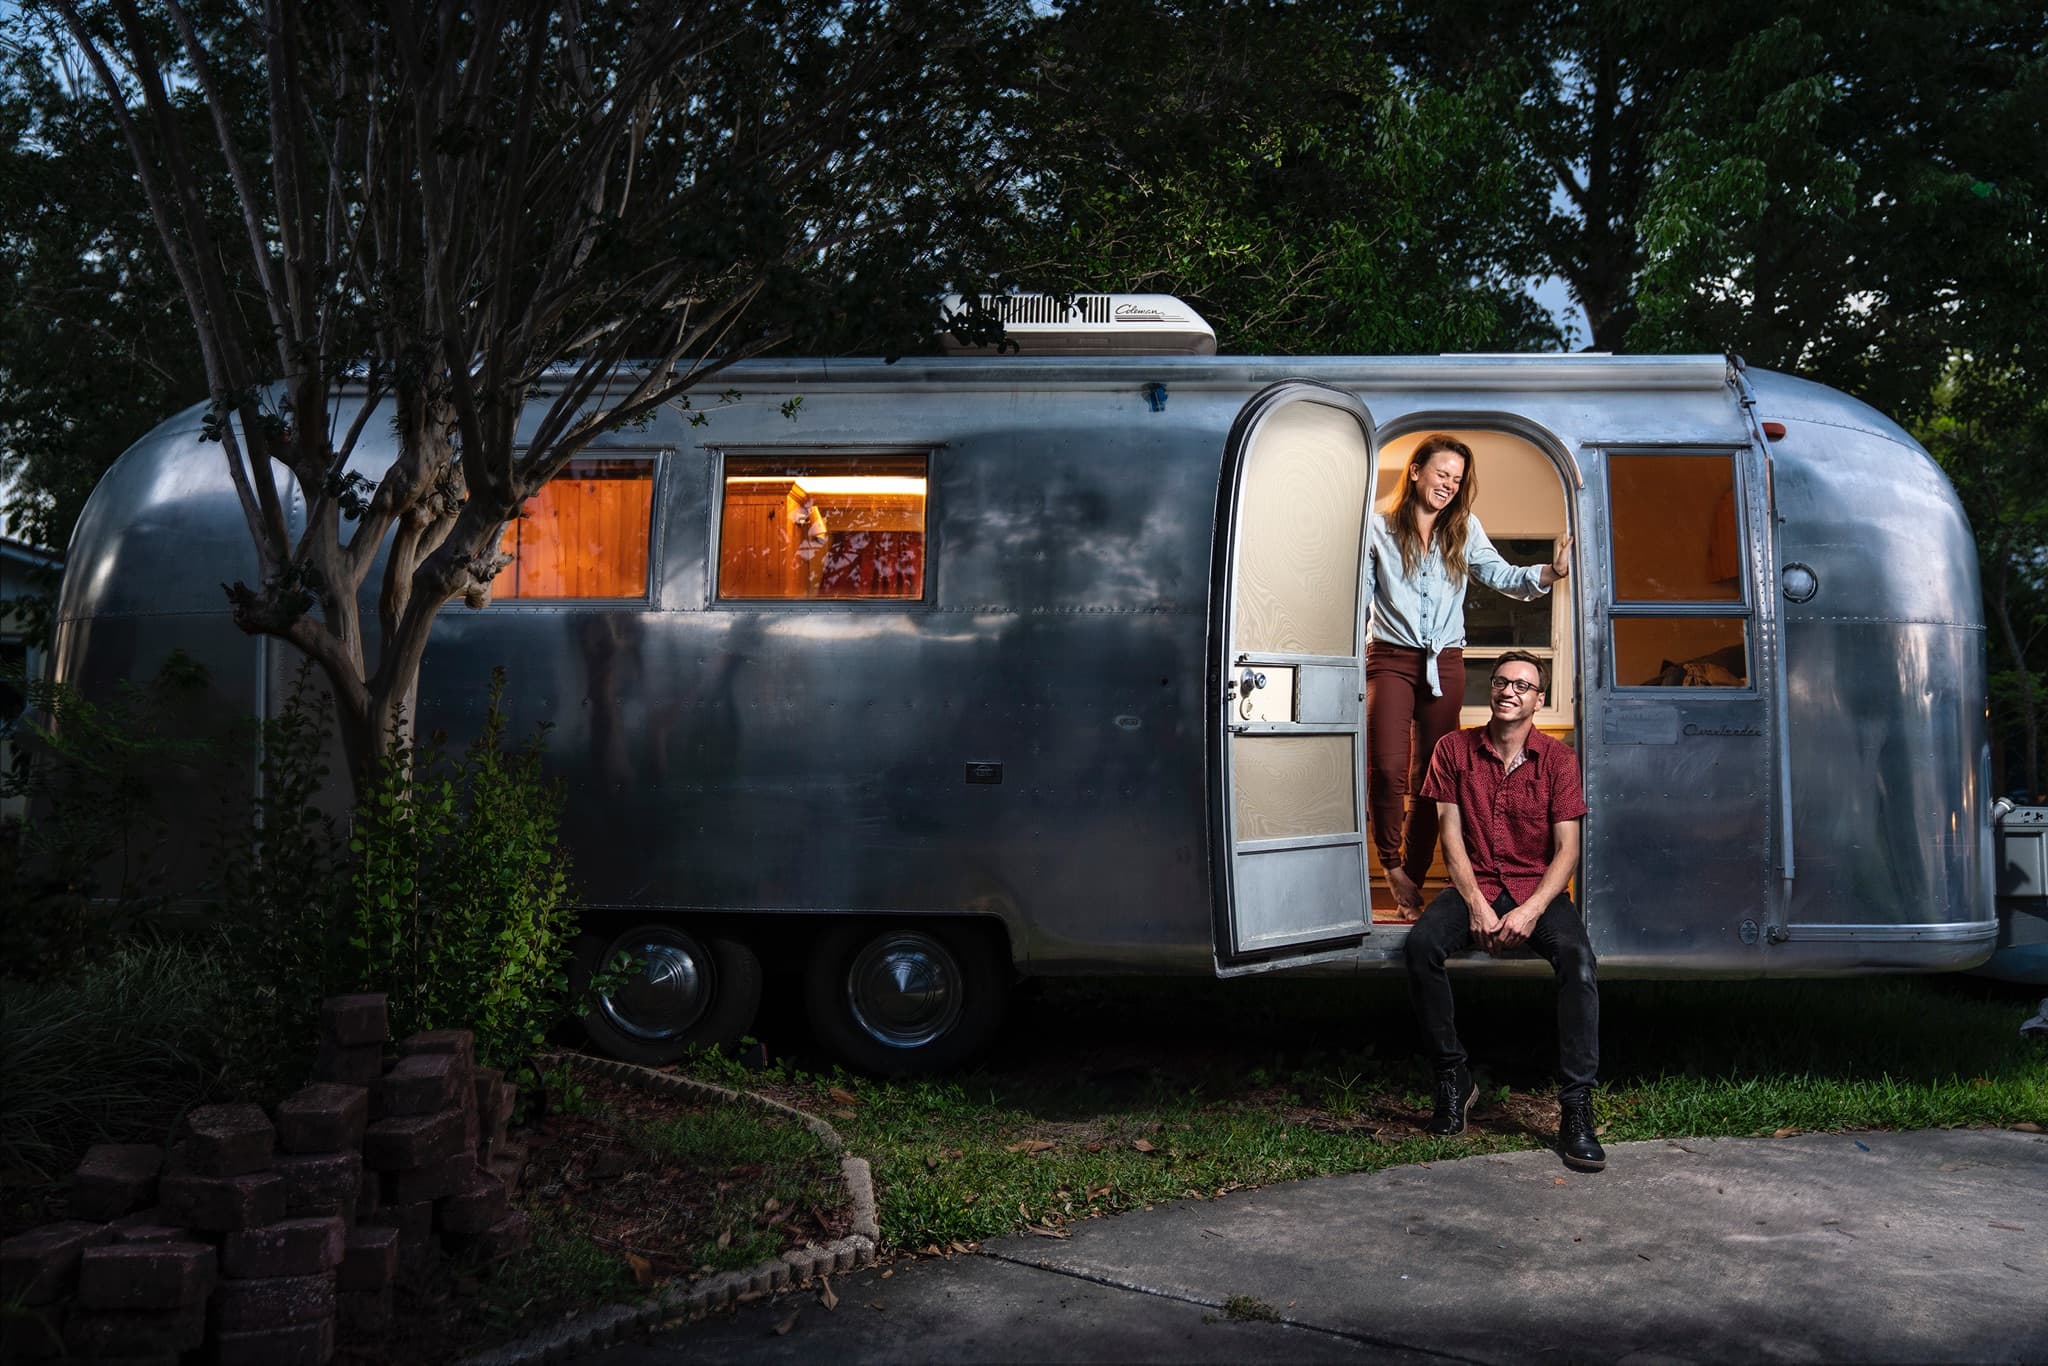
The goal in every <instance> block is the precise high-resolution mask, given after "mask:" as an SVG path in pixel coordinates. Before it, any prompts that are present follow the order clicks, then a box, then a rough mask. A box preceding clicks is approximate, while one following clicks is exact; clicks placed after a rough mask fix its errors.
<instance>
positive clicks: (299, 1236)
mask: <svg viewBox="0 0 2048 1366" xmlns="http://www.w3.org/2000/svg"><path fill="white" fill-rule="evenodd" d="M347 1240H348V1225H346V1224H344V1223H343V1222H342V1220H341V1216H339V1215H329V1216H328V1217H326V1218H324V1219H284V1220H281V1221H279V1222H278V1223H275V1224H265V1225H264V1226H263V1227H262V1228H250V1229H243V1230H241V1231H240V1232H237V1233H230V1234H229V1235H228V1236H227V1237H225V1238H223V1239H222V1240H221V1244H220V1269H221V1274H222V1275H224V1276H234V1277H237V1278H243V1279H246V1278H251V1277H259V1276H263V1277H270V1276H317V1275H319V1274H320V1273H321V1272H323V1271H332V1270H334V1268H335V1267H337V1266H339V1265H340V1264H341V1251H342V1248H343V1247H344V1246H345V1245H346V1243H347Z"/></svg>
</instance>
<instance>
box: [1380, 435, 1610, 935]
mask: <svg viewBox="0 0 2048 1366" xmlns="http://www.w3.org/2000/svg"><path fill="white" fill-rule="evenodd" d="M1478 496H1479V479H1478V472H1477V471H1476V470H1475V469H1474V468H1473V463H1472V449H1471V447H1469V446H1467V445H1466V444H1465V443H1464V442H1462V441H1460V440H1458V439H1457V438H1456V437H1454V436H1447V435H1445V434H1443V433H1441V432H1438V433H1433V434H1431V435H1429V436H1425V437H1424V438H1422V443H1421V444H1420V445H1418V446H1417V447H1416V448H1415V454H1414V455H1412V456H1410V457H1409V458H1408V469H1407V472H1406V474H1405V476H1404V477H1403V479H1402V481H1401V488H1400V490H1399V492H1397V493H1396V494H1395V495H1394V496H1393V498H1392V499H1391V500H1390V501H1389V504H1388V506H1387V507H1386V509H1385V510H1383V511H1379V512H1375V513H1373V515H1372V522H1371V525H1370V527H1369V528H1368V530H1367V532H1366V555H1365V576H1366V577H1365V591H1366V594H1367V596H1368V598H1369V599H1370V600H1371V602H1372V625H1371V628H1370V630H1369V631H1368V632H1367V635H1366V645H1365V727H1366V747H1367V752H1368V754H1369V756H1370V761H1371V772H1370V773H1369V774H1368V775H1367V779H1368V786H1367V792H1368V796H1369V800H1370V804H1371V807H1372V837H1373V846H1374V848H1375V849H1377V850H1378V851H1379V857H1380V865H1381V867H1383V868H1385V869H1386V874H1387V889H1388V890H1389V891H1390V892H1392V893H1393V897H1394V905H1395V907H1396V908H1397V910H1398V912H1399V914H1400V916H1401V918H1402V919H1403V920H1413V919H1414V918H1415V917H1416V916H1417V915H1419V914H1420V913H1421V911H1422V880H1423V878H1424V877H1425V876H1427V875H1428V872H1429V865H1430V862H1431V861H1432V860H1433V859H1434V858H1435V857H1436V806H1435V804H1434V803H1431V802H1417V803H1415V804H1413V805H1412V806H1411V805H1410V804H1409V802H1408V794H1409V793H1410V792H1413V791H1415V790H1417V789H1418V788H1419V787H1420V786H1421V784H1422V775H1423V774H1424V773H1425V772H1427V771H1428V768H1429V756H1430V755H1431V753H1433V752H1434V751H1435V749H1436V742H1437V741H1438V740H1441V739H1442V738H1443V737H1444V736H1445V735H1446V734H1448V733H1449V732H1451V731H1453V730H1455V729H1457V725H1458V709H1459V707H1460V706H1462V705H1463V704H1464V699H1465V648H1464V647H1465V584H1466V580H1467V579H1468V578H1473V579H1477V580H1479V582H1481V583H1483V584H1485V585H1486V586H1487V587H1488V588H1491V589H1494V590H1495V591H1497V592H1500V593H1504V594H1506V595H1507V596H1508V597H1511V598H1517V599H1520V600H1521V601H1524V602H1527V601H1529V600H1530V599H1532V598H1536V597H1540V596H1541V595H1542V594H1544V593H1547V592H1549V591H1550V585H1552V584H1553V583H1556V582H1557V581H1558V580H1559V579H1562V578H1564V577H1565V576H1566V575H1567V574H1569V573H1570V572H1571V565H1570V563H1569V552H1570V551H1571V545H1572V538H1571V537H1569V536H1566V537H1564V538H1563V539H1561V540H1560V541H1559V542H1558V544H1557V556H1556V558H1555V559H1553V560H1552V561H1551V562H1550V563H1549V564H1541V565H1521V566H1518V565H1511V564H1509V563H1508V562H1507V561H1506V560H1504V559H1502V558H1501V556H1500V552H1499V551H1497V550H1495V549H1494V548H1493V542H1491V541H1489V540H1487V539H1486V532H1485V531H1484V530H1482V529H1481V528H1480V525H1479V519H1478V518H1477V517H1475V516H1473V515H1472V504H1473V502H1474V500H1475V499H1477V497H1478Z"/></svg>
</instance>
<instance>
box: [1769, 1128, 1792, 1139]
mask: <svg viewBox="0 0 2048 1366" xmlns="http://www.w3.org/2000/svg"><path fill="white" fill-rule="evenodd" d="M1798 1132H1799V1131H1798V1130H1797V1129H1773V1130H1771V1137H1772V1138H1790V1137H1792V1135H1794V1134H1796V1133H1798Z"/></svg>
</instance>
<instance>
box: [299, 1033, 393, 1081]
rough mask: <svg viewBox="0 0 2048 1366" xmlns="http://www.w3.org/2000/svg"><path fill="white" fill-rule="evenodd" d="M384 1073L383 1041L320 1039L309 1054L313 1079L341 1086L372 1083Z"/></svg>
mask: <svg viewBox="0 0 2048 1366" xmlns="http://www.w3.org/2000/svg"><path fill="white" fill-rule="evenodd" d="M383 1075H384V1045H383V1044H381V1043H365V1044H338V1043H334V1042H331V1041H330V1040H327V1039H322V1040H321V1041H320V1051H319V1052H317V1053H315V1054H314V1055H313V1080H314V1081H315V1082H316V1083H317V1082H330V1083H333V1084H336V1085H341V1086H375V1085H376V1084H377V1078H379V1077H381V1076H383Z"/></svg>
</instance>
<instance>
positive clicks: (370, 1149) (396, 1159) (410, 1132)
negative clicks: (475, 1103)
mask: <svg viewBox="0 0 2048 1366" xmlns="http://www.w3.org/2000/svg"><path fill="white" fill-rule="evenodd" d="M463 1151H465V1150H464V1148H463V1143H462V1111H460V1110H441V1111H438V1112H436V1113H434V1114H431V1115H399V1116H394V1117H392V1118H390V1119H380V1120H378V1121H377V1122H376V1123H375V1124H372V1125H371V1126H370V1127H369V1128H367V1129H365V1130H363V1165H364V1166H366V1167H369V1168H370V1169H371V1170H373V1171H386V1172H390V1171H404V1170H406V1169H408V1168H412V1167H424V1166H426V1165H427V1164H428V1163H429V1162H437V1161H439V1160H441V1159H442V1158H444V1157H454V1156H456V1155H458V1154H459V1153H462V1152H463Z"/></svg>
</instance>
